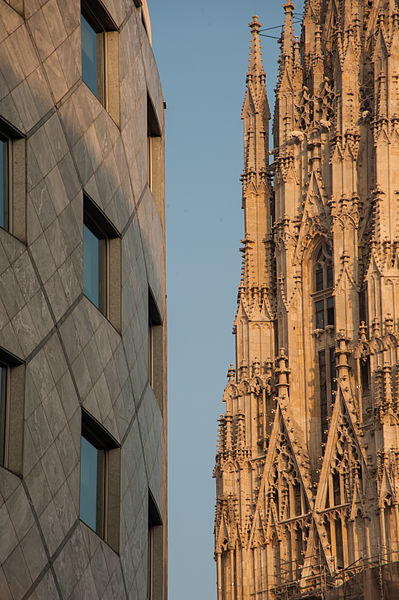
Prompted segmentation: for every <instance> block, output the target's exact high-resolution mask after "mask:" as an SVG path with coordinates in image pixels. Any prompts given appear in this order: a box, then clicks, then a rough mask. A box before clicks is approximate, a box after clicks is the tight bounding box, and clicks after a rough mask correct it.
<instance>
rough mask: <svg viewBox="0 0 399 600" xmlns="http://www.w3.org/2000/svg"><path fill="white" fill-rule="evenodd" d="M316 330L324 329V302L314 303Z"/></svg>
mask: <svg viewBox="0 0 399 600" xmlns="http://www.w3.org/2000/svg"><path fill="white" fill-rule="evenodd" d="M316 329H324V302H323V300H320V302H316Z"/></svg>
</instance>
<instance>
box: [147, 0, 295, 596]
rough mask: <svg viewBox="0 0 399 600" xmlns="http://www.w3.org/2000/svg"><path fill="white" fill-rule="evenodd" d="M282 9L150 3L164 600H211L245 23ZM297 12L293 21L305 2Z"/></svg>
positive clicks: (274, 20)
mask: <svg viewBox="0 0 399 600" xmlns="http://www.w3.org/2000/svg"><path fill="white" fill-rule="evenodd" d="M294 1H295V0H294ZM282 5H283V1H282V0H245V1H242V0H201V1H199V2H198V1H194V0H169V1H168V2H166V1H165V0H149V9H150V15H151V25H152V36H153V48H154V52H155V57H156V60H157V63H158V68H159V72H160V76H161V80H162V84H163V91H164V98H165V101H166V103H167V111H166V205H167V288H168V329H169V332H168V337H169V344H168V347H169V350H168V351H169V598H170V600H187V599H188V598H189V599H190V600H211V599H216V573H215V563H214V561H213V519H214V512H215V481H214V480H213V479H212V470H213V466H214V460H215V450H216V435H217V419H218V417H219V415H220V414H222V413H223V412H224V404H223V403H222V401H221V397H222V394H223V389H224V386H225V384H226V373H227V368H228V365H229V363H231V362H234V338H233V336H232V333H231V332H232V325H233V320H234V315H235V310H236V298H237V288H238V282H239V277H240V268H241V260H240V253H239V246H240V239H241V238H242V236H243V225H242V223H243V214H242V210H241V184H240V174H241V172H242V164H243V156H242V151H243V139H242V122H241V120H240V113H241V108H242V103H243V100H244V91H245V75H246V71H247V66H248V50H249V43H250V30H249V28H248V26H247V24H248V23H249V22H250V20H251V17H252V15H254V14H257V15H259V17H260V21H261V22H262V23H263V27H265V28H266V27H273V26H278V25H281V24H282V22H283V8H282ZM295 5H296V9H297V14H301V12H302V10H303V1H302V0H301V1H297V2H295ZM279 32H280V30H279V29H276V30H271V31H268V32H265V33H268V34H270V35H275V36H278V35H279ZM261 42H262V47H263V64H264V67H265V71H266V75H267V91H268V96H269V103H270V106H271V109H272V110H273V105H274V99H273V89H274V87H275V84H276V76H277V67H278V64H277V60H278V55H279V47H278V44H277V41H276V40H274V39H270V38H264V37H262V38H261Z"/></svg>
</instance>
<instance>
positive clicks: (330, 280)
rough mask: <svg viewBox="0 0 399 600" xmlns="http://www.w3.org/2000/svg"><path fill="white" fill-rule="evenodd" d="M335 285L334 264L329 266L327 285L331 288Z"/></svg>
mask: <svg viewBox="0 0 399 600" xmlns="http://www.w3.org/2000/svg"><path fill="white" fill-rule="evenodd" d="M333 285H334V269H333V267H332V265H329V266H328V267H327V287H328V288H330V287H332V286H333Z"/></svg>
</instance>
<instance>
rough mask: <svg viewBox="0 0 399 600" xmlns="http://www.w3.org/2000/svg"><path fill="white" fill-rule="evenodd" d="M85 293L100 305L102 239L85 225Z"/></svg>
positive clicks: (94, 302)
mask: <svg viewBox="0 0 399 600" xmlns="http://www.w3.org/2000/svg"><path fill="white" fill-rule="evenodd" d="M83 293H84V294H85V295H86V296H87V297H88V298H89V300H91V301H92V302H93V304H95V305H96V306H98V307H100V240H99V239H98V237H97V236H95V235H94V233H93V232H92V231H90V229H89V228H88V227H87V226H86V225H83Z"/></svg>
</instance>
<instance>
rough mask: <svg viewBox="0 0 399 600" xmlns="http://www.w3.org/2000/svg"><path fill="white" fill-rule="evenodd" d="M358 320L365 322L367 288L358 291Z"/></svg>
mask: <svg viewBox="0 0 399 600" xmlns="http://www.w3.org/2000/svg"><path fill="white" fill-rule="evenodd" d="M359 321H360V323H362V321H364V323H367V288H364V289H363V290H362V291H361V292H360V293H359Z"/></svg>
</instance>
